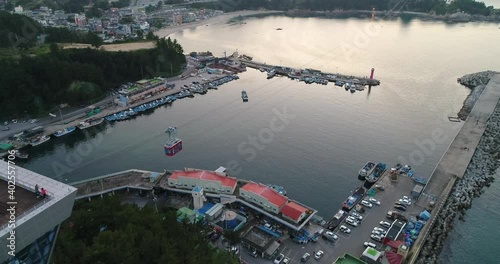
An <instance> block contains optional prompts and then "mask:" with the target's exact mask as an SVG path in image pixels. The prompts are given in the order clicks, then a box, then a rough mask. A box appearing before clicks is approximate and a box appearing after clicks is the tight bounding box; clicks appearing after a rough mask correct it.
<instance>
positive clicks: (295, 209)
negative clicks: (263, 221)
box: [281, 202, 309, 220]
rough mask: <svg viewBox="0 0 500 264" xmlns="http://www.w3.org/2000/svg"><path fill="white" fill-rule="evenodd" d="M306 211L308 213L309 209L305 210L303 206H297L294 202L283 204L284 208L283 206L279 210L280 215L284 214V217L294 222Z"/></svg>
mask: <svg viewBox="0 0 500 264" xmlns="http://www.w3.org/2000/svg"><path fill="white" fill-rule="evenodd" d="M307 211H309V209H307V208H305V207H304V206H302V205H300V204H297V203H295V202H289V203H287V204H285V206H283V208H281V213H282V214H284V215H286V216H288V217H290V218H292V219H294V220H297V219H299V217H300V216H301V215H302V214H303V213H305V212H307Z"/></svg>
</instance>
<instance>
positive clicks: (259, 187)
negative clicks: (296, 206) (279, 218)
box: [240, 182, 288, 214]
mask: <svg viewBox="0 0 500 264" xmlns="http://www.w3.org/2000/svg"><path fill="white" fill-rule="evenodd" d="M240 196H241V197H242V198H243V199H245V200H247V201H249V202H252V203H254V204H257V205H259V206H260V207H261V208H263V209H265V210H266V211H269V212H272V213H275V214H278V213H279V212H280V209H281V208H282V207H283V206H284V205H285V204H286V203H287V202H288V198H286V197H285V196H283V195H281V194H279V193H277V192H276V191H274V190H273V189H272V188H270V187H268V186H266V185H263V184H260V183H254V182H249V183H247V184H245V186H243V187H241V188H240Z"/></svg>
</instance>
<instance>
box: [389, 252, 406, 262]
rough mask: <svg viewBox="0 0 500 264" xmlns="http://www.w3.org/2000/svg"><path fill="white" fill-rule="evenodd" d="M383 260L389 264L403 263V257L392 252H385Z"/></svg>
mask: <svg viewBox="0 0 500 264" xmlns="http://www.w3.org/2000/svg"><path fill="white" fill-rule="evenodd" d="M385 258H386V259H387V261H388V262H389V264H401V263H402V262H403V256H401V255H399V254H398V253H396V252H392V251H387V252H385Z"/></svg>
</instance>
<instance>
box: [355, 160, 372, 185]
mask: <svg viewBox="0 0 500 264" xmlns="http://www.w3.org/2000/svg"><path fill="white" fill-rule="evenodd" d="M373 168H375V163H373V162H371V161H368V162H367V163H366V164H365V166H363V168H361V170H359V173H358V179H360V180H362V181H364V180H365V179H366V176H368V175H370V173H371V172H372V170H373Z"/></svg>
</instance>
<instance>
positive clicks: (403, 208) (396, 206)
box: [394, 205, 406, 211]
mask: <svg viewBox="0 0 500 264" xmlns="http://www.w3.org/2000/svg"><path fill="white" fill-rule="evenodd" d="M394 209H397V210H400V211H406V207H404V206H401V205H395V206H394Z"/></svg>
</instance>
